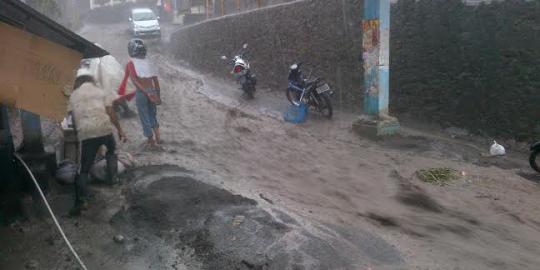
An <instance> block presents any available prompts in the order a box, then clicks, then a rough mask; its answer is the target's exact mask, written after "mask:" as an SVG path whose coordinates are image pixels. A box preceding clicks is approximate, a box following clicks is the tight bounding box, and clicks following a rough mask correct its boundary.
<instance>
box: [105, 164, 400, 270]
mask: <svg viewBox="0 0 540 270" xmlns="http://www.w3.org/2000/svg"><path fill="white" fill-rule="evenodd" d="M171 172H174V167H171V166H164V168H161V169H160V167H159V166H151V167H143V168H139V169H136V170H134V171H133V172H131V173H130V174H129V175H128V176H127V177H130V178H131V179H132V180H131V182H130V183H129V185H128V188H127V191H126V199H127V201H128V204H129V207H128V208H127V209H126V210H124V211H121V212H120V213H118V214H117V215H116V216H115V218H114V220H113V224H114V225H115V226H116V227H117V229H119V230H121V231H123V232H127V233H126V235H128V236H129V234H131V235H132V236H131V238H133V237H135V236H133V235H136V236H137V237H138V238H139V239H141V238H142V239H146V241H147V242H148V241H151V240H148V239H153V238H155V237H156V236H157V237H158V238H160V239H163V240H164V241H165V242H166V243H167V244H168V245H170V246H171V248H172V249H175V250H177V251H174V252H173V253H182V254H191V255H188V256H190V258H191V259H193V260H195V261H197V262H200V263H202V267H201V269H216V270H217V269H220V270H223V269H239V270H247V269H268V270H282V269H344V270H349V269H350V270H357V269H363V268H366V267H368V266H374V265H380V266H392V267H394V266H395V267H394V268H392V269H402V268H399V267H398V266H400V267H401V266H402V264H403V259H402V258H401V255H400V253H399V251H398V250H397V249H396V248H395V247H393V246H392V245H390V244H388V243H386V242H385V241H384V240H382V239H381V238H379V237H378V236H376V235H373V234H370V233H368V232H365V231H361V230H358V229H352V228H347V227H337V226H335V225H325V226H322V225H321V227H324V228H325V229H324V230H318V229H315V228H313V229H310V230H307V229H306V228H304V227H302V226H301V225H300V224H301V223H300V222H297V221H296V220H295V219H294V218H293V217H291V216H289V215H287V214H286V213H284V212H282V211H280V210H277V209H273V210H272V213H274V214H275V216H273V215H272V214H270V213H269V212H267V211H265V210H263V209H261V208H260V207H258V205H257V203H256V201H254V200H251V199H249V198H245V197H242V196H239V195H235V194H232V193H231V192H229V191H227V190H224V189H221V188H218V187H215V186H212V185H209V184H206V183H204V182H202V181H198V180H197V179H195V178H194V177H193V175H192V174H191V173H189V171H188V170H185V169H180V168H178V175H177V176H171ZM145 248H147V249H149V248H152V245H150V244H149V245H146V246H145ZM186 250H192V251H193V252H186ZM135 255H139V256H140V251H139V253H138V254H134V255H133V256H135ZM184 259H185V258H184ZM164 261H165V260H164ZM163 263H165V262H163ZM197 269H198V268H197Z"/></svg>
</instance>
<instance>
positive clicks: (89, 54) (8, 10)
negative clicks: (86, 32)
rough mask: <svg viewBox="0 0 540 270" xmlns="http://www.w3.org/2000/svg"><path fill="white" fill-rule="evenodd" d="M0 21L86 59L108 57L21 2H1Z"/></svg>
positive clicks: (11, 0) (12, 0) (14, 0)
mask: <svg viewBox="0 0 540 270" xmlns="http://www.w3.org/2000/svg"><path fill="white" fill-rule="evenodd" d="M0 21H1V22H4V23H7V24H10V25H12V26H15V27H18V28H21V29H24V30H25V31H28V32H30V33H32V34H35V35H38V36H40V37H43V38H45V39H48V40H50V41H53V42H56V43H58V44H60V45H62V46H64V47H67V48H70V49H73V50H76V51H79V52H81V53H82V54H83V57H84V58H94V57H101V56H104V55H108V54H109V52H107V51H106V50H104V49H102V48H100V47H98V46H96V45H94V44H93V43H92V42H90V41H88V40H86V39H84V38H83V37H81V36H79V35H77V34H76V33H74V32H72V31H70V30H69V29H67V28H65V27H63V26H62V25H60V24H58V23H56V22H54V21H53V20H51V19H49V18H48V17H47V16H45V15H43V14H41V13H39V12H38V11H36V10H34V9H32V8H31V7H29V6H28V5H26V4H24V3H22V2H21V1H19V0H0Z"/></svg>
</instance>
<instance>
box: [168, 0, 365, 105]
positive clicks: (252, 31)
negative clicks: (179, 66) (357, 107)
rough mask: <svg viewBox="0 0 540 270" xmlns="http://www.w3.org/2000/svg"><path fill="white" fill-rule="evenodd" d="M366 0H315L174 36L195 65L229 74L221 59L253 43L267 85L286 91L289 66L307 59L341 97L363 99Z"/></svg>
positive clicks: (254, 61)
mask: <svg viewBox="0 0 540 270" xmlns="http://www.w3.org/2000/svg"><path fill="white" fill-rule="evenodd" d="M358 14H362V1H361V0H311V1H297V2H292V3H289V4H282V5H277V6H274V7H268V8H263V9H259V10H254V11H250V12H246V13H242V14H239V15H230V16H225V17H223V18H216V19H213V20H209V21H207V22H203V23H200V24H196V25H192V26H188V27H185V28H183V29H181V30H179V31H177V32H175V33H174V34H173V35H172V36H171V49H172V51H173V53H174V54H175V55H176V56H177V57H178V58H181V59H183V60H185V61H187V62H188V63H190V64H191V65H192V66H193V67H195V68H196V69H199V70H201V71H204V72H211V73H213V74H216V75H218V76H221V77H225V78H230V74H229V73H228V71H230V67H227V66H226V63H225V62H224V61H223V60H221V59H220V56H221V55H224V54H225V55H227V56H231V54H233V53H234V52H236V51H237V50H238V49H239V48H240V47H241V46H242V44H243V43H249V51H250V56H249V57H250V60H251V65H252V67H253V69H254V71H255V72H256V74H257V76H258V80H259V82H260V85H261V86H262V87H270V88H271V89H273V90H278V91H282V90H283V91H284V89H285V88H286V86H287V73H288V67H289V66H290V65H291V64H293V63H295V62H296V61H306V62H308V63H309V65H308V67H310V69H313V71H314V74H315V75H319V76H323V77H325V78H326V79H327V80H328V81H329V83H330V84H331V86H333V87H334V88H335V89H336V90H337V95H336V98H337V101H336V103H339V104H342V105H343V106H347V105H348V106H351V105H353V104H361V93H362V90H361V88H360V85H361V82H362V71H361V62H360V61H359V56H360V55H361V50H362V48H361V47H360V46H361V29H360V25H361V17H360V16H358Z"/></svg>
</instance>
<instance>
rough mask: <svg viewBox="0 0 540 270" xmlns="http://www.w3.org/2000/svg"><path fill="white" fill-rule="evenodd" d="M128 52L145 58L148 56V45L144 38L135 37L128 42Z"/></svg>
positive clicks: (133, 55)
mask: <svg viewBox="0 0 540 270" xmlns="http://www.w3.org/2000/svg"><path fill="white" fill-rule="evenodd" d="M128 54H129V56H130V57H137V58H143V57H145V56H146V46H145V45H144V42H143V41H142V39H138V38H134V39H132V40H130V41H129V43H128Z"/></svg>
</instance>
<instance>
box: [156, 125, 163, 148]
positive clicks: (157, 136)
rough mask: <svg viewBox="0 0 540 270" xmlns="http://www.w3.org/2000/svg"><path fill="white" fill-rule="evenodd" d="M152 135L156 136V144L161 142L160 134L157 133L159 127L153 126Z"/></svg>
mask: <svg viewBox="0 0 540 270" xmlns="http://www.w3.org/2000/svg"><path fill="white" fill-rule="evenodd" d="M154 135H155V136H156V144H161V143H162V141H161V136H160V135H159V128H158V127H157V128H154Z"/></svg>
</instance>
